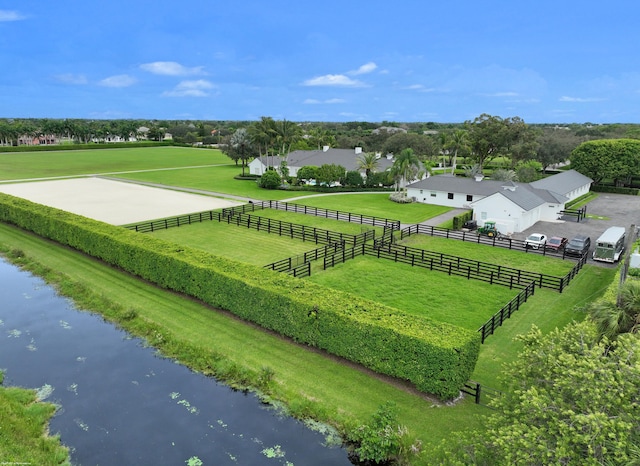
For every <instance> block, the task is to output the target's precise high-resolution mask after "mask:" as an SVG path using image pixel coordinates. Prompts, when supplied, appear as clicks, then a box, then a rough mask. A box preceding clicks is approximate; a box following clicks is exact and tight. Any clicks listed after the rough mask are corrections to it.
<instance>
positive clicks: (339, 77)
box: [302, 74, 366, 87]
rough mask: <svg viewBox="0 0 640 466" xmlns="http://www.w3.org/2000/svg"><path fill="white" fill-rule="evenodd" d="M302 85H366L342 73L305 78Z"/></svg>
mask: <svg viewBox="0 0 640 466" xmlns="http://www.w3.org/2000/svg"><path fill="white" fill-rule="evenodd" d="M302 85H303V86H339V87H365V86H366V85H365V84H364V83H363V82H361V81H358V80H357V79H351V78H349V77H348V76H345V75H344V74H325V75H324V76H316V77H315V78H311V79H307V80H306V81H304V82H303V83H302Z"/></svg>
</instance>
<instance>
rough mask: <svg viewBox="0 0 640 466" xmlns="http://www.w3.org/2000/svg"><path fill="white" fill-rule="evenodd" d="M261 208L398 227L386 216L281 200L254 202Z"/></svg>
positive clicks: (375, 225)
mask: <svg viewBox="0 0 640 466" xmlns="http://www.w3.org/2000/svg"><path fill="white" fill-rule="evenodd" d="M254 204H256V205H258V206H261V207H262V208H269V209H277V210H284V211H287V212H296V213H301V214H306V215H313V216H316V217H324V218H330V219H333V220H341V221H344V222H350V223H359V224H362V225H371V226H374V227H389V228H392V229H393V230H399V229H400V220H392V219H388V218H382V217H375V216H372V215H361V214H355V213H353V212H344V211H340V210H331V209H322V208H320V207H310V206H306V205H301V204H294V203H290V202H282V201H263V202H257V203H254Z"/></svg>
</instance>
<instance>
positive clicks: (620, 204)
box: [513, 193, 640, 264]
mask: <svg viewBox="0 0 640 466" xmlns="http://www.w3.org/2000/svg"><path fill="white" fill-rule="evenodd" d="M587 215H591V216H598V217H603V218H602V219H599V218H586V219H584V220H581V221H580V222H579V223H578V222H576V220H575V218H572V217H567V218H565V219H563V220H559V221H557V222H538V223H536V224H535V225H534V226H533V227H531V228H529V229H527V230H525V231H523V232H521V233H514V234H513V238H515V239H524V238H526V237H527V236H528V235H530V234H531V233H534V232H536V233H544V234H546V235H548V236H564V237H566V238H569V239H571V238H572V237H573V236H575V235H576V234H583V235H587V236H590V237H591V243H592V251H593V243H594V242H595V241H596V239H597V238H598V237H599V236H600V235H601V234H602V233H603V232H604V231H605V230H606V229H607V228H609V227H612V226H618V227H624V228H627V229H628V228H629V226H630V225H635V226H636V227H638V226H640V196H627V195H623V194H607V193H600V195H599V196H598V197H597V198H595V199H594V200H593V201H591V202H589V204H587ZM590 262H591V259H590ZM595 263H596V264H603V263H602V262H595Z"/></svg>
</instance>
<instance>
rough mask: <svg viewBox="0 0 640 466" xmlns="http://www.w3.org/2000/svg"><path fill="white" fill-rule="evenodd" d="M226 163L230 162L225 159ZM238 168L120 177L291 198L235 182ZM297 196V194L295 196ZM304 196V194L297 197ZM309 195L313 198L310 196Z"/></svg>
mask: <svg viewBox="0 0 640 466" xmlns="http://www.w3.org/2000/svg"><path fill="white" fill-rule="evenodd" d="M227 160H229V159H227ZM241 172H242V169H241V168H240V167H239V166H235V165H233V164H231V165H225V166H221V167H211V168H199V169H193V170H173V171H171V172H169V171H152V172H143V173H128V174H124V175H119V176H120V177H121V178H126V179H130V180H139V181H146V182H150V183H159V184H164V185H169V186H182V187H186V188H193V189H204V190H206V191H212V192H216V193H224V194H233V195H236V196H244V197H249V198H251V199H259V200H270V199H274V200H281V199H286V198H288V197H291V196H292V193H291V192H289V191H280V190H277V189H262V188H260V187H259V186H258V184H257V183H256V181H255V180H236V179H234V178H233V177H234V176H236V175H240V174H241ZM295 194H296V195H298V193H297V192H296V193H295ZM299 194H300V195H304V194H305V193H299ZM308 194H314V193H312V192H310V193H308Z"/></svg>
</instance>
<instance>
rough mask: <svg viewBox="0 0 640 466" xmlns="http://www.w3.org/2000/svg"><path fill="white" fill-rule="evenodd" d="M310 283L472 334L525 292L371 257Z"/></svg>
mask: <svg viewBox="0 0 640 466" xmlns="http://www.w3.org/2000/svg"><path fill="white" fill-rule="evenodd" d="M305 280H311V281H313V282H316V283H319V284H321V285H324V286H328V287H330V288H335V289H337V290H342V291H347V292H349V293H353V294H356V295H358V296H362V297H365V298H368V299H372V300H374V301H378V302H381V303H384V304H387V305H389V306H392V307H395V308H397V309H400V310H402V311H403V312H406V313H409V314H415V315H421V316H425V317H428V318H430V319H433V320H436V321H440V322H447V323H450V324H452V325H457V326H460V327H464V328H466V329H468V330H477V329H478V328H479V327H481V326H482V325H483V324H484V323H485V322H486V321H487V320H488V319H489V318H491V316H492V315H493V314H495V313H496V312H497V311H498V310H499V309H500V308H501V307H502V306H504V305H505V304H506V303H508V302H509V301H510V300H511V299H512V298H513V297H514V296H516V295H517V294H518V293H519V292H520V290H518V289H515V288H514V289H511V290H510V289H509V288H507V287H504V286H498V285H493V286H492V285H489V284H487V283H484V282H480V281H477V280H467V279H466V278H463V277H456V276H449V275H447V274H446V273H443V272H436V271H430V270H428V269H423V268H419V267H411V266H410V265H407V264H399V263H396V262H393V261H390V260H384V259H376V258H375V257H370V256H365V257H357V258H355V259H353V260H348V261H347V262H345V263H343V264H339V265H337V266H335V267H332V268H329V269H327V270H325V271H322V272H317V273H312V274H311V276H310V277H308V278H305Z"/></svg>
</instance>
